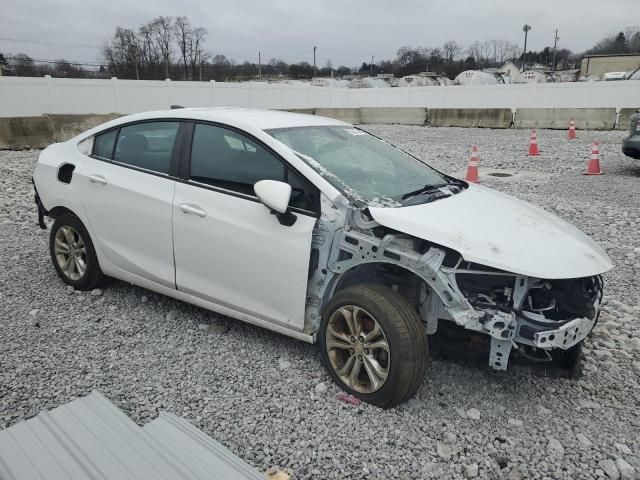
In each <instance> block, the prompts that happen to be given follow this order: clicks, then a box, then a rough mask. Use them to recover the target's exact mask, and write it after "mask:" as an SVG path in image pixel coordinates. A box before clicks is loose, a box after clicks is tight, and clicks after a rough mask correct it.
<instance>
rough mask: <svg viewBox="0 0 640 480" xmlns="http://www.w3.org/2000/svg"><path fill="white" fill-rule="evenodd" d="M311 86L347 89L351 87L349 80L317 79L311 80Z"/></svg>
mask: <svg viewBox="0 0 640 480" xmlns="http://www.w3.org/2000/svg"><path fill="white" fill-rule="evenodd" d="M311 85H312V86H314V87H333V88H347V87H348V86H349V80H341V79H338V78H321V77H317V78H314V79H312V80H311Z"/></svg>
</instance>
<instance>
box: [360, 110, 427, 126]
mask: <svg viewBox="0 0 640 480" xmlns="http://www.w3.org/2000/svg"><path fill="white" fill-rule="evenodd" d="M360 123H384V124H398V125H425V124H426V123H427V109H426V108H416V107H397V108H392V107H380V108H375V107H362V108H360Z"/></svg>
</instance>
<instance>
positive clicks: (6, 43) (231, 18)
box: [0, 0, 640, 67]
mask: <svg viewBox="0 0 640 480" xmlns="http://www.w3.org/2000/svg"><path fill="white" fill-rule="evenodd" d="M5 2H7V3H8V4H7V3H4V2H3V3H4V5H3V6H2V8H1V9H0V51H2V52H6V53H18V52H24V53H27V54H29V55H31V56H32V57H34V58H37V59H58V58H60V57H64V58H66V59H68V60H75V61H97V60H99V58H100V56H99V49H98V48H96V47H95V46H99V45H101V44H103V43H104V41H106V40H107V39H109V38H110V37H111V36H112V35H113V32H114V30H115V28H116V27H117V26H123V27H129V28H137V27H138V26H139V25H140V24H141V23H144V22H146V21H147V20H150V19H152V18H153V17H155V16H157V15H170V16H176V15H186V16H187V17H189V18H190V19H191V21H192V23H193V24H195V25H201V26H204V27H206V28H207V29H208V30H209V37H208V41H207V47H208V50H210V51H211V52H213V53H214V54H217V53H223V54H225V55H227V56H228V57H231V58H234V59H236V60H238V61H244V60H250V61H256V62H257V52H258V51H259V50H261V51H262V58H263V61H267V60H268V59H270V58H272V57H279V58H282V59H283V60H285V61H287V62H290V63H291V62H298V61H308V62H309V63H312V61H313V46H314V45H317V46H318V51H317V55H318V65H324V64H325V63H326V61H327V59H331V61H332V63H333V66H334V67H337V66H338V65H341V64H344V65H349V66H353V65H358V64H360V63H362V62H363V61H367V62H368V61H370V59H371V55H375V57H376V60H380V59H385V58H393V57H395V53H396V51H397V49H398V48H399V47H401V46H404V45H407V46H429V47H436V46H440V45H442V43H444V42H445V41H447V40H456V41H457V42H458V43H460V44H461V45H462V46H463V47H465V48H466V47H467V46H468V45H469V44H470V43H472V42H473V41H475V40H480V41H483V40H490V39H493V38H503V39H507V40H510V41H512V42H514V43H518V44H519V45H520V46H522V44H523V33H522V25H523V24H524V23H528V24H529V25H531V26H532V29H531V31H530V32H529V40H528V45H527V47H528V49H530V50H538V49H541V48H543V47H544V46H546V45H552V44H553V30H554V29H555V28H557V29H558V30H559V36H560V42H559V46H560V47H565V48H569V49H570V50H573V51H582V50H585V49H587V48H589V47H591V46H592V45H593V44H594V43H595V42H596V41H598V40H599V39H601V38H602V37H603V36H605V35H608V34H610V33H613V32H615V31H617V30H620V29H622V28H624V27H626V26H629V25H630V24H631V23H632V22H633V21H634V20H635V21H636V23H640V15H638V12H640V9H639V8H638V6H639V3H638V0H580V1H573V0H571V1H568V0H492V1H488V0H483V1H480V0H402V1H400V0H395V1H393V0H354V1H349V0H313V1H312V0H268V1H259V0H253V1H251V0H215V1H211V0H209V1H205V0H190V1H176V0H101V1H99V2H98V1H95V0H56V1H52V0H22V1H19V0H5ZM8 39H12V40H8ZM15 40H22V41H23V42H18V41H15ZM26 41H30V42H44V43H27V42H26ZM72 44H73V45H75V46H73V45H72ZM78 44H82V45H85V46H77V45H78Z"/></svg>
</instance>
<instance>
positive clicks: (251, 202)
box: [173, 123, 319, 330]
mask: <svg viewBox="0 0 640 480" xmlns="http://www.w3.org/2000/svg"><path fill="white" fill-rule="evenodd" d="M188 157H189V161H188V162H186V163H187V165H186V168H185V170H186V172H185V181H184V182H183V183H178V184H177V185H176V191H175V197H174V213H173V218H174V222H173V236H174V252H175V265H176V285H177V288H178V290H181V291H184V292H187V293H190V294H192V295H195V296H198V297H200V298H202V299H205V300H208V301H211V302H214V303H216V304H218V305H221V306H225V307H228V308H232V309H233V310H236V311H238V312H241V313H246V314H249V315H252V316H254V317H257V318H259V319H262V320H266V321H270V322H274V323H278V324H281V325H285V326H289V327H291V328H294V329H298V330H302V329H303V325H304V309H305V301H306V290H307V278H308V272H309V256H310V252H311V233H312V231H313V227H314V225H315V222H316V218H317V208H318V207H317V205H318V201H317V199H318V198H319V197H318V195H319V193H318V192H317V191H315V187H313V186H311V184H309V183H308V182H306V181H305V179H304V178H302V177H301V176H300V175H299V174H298V173H297V172H295V171H293V169H291V167H290V166H288V165H287V164H286V162H284V161H283V160H282V159H281V158H280V157H278V156H277V155H276V154H275V153H274V152H272V151H271V150H269V149H268V148H267V147H266V146H264V145H262V144H261V143H260V142H258V141H257V140H255V139H253V138H252V137H249V136H248V135H246V134H244V133H243V132H239V131H237V130H232V129H229V128H226V127H222V126H218V125H211V124H204V123H197V124H194V125H193V139H192V143H191V149H190V155H188ZM266 179H271V180H281V181H285V180H288V181H289V183H290V184H291V185H292V187H293V194H292V203H291V204H290V206H291V208H292V211H294V213H295V215H296V217H297V219H296V222H295V223H294V224H293V225H291V226H285V225H281V224H280V222H279V221H278V219H277V217H276V216H275V215H272V214H270V212H269V210H268V209H267V208H266V207H265V206H264V205H263V204H261V203H260V201H259V200H258V198H257V197H256V195H255V193H254V191H253V185H254V183H255V182H257V181H259V180H266ZM314 210H315V211H314Z"/></svg>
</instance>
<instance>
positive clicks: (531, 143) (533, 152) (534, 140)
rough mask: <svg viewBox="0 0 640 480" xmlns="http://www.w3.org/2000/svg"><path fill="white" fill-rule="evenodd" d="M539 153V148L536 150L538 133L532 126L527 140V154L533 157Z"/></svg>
mask: <svg viewBox="0 0 640 480" xmlns="http://www.w3.org/2000/svg"><path fill="white" fill-rule="evenodd" d="M538 155H540V150H538V133H537V132H536V129H535V128H534V129H533V130H531V138H530V140H529V156H531V157H535V156H538Z"/></svg>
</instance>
